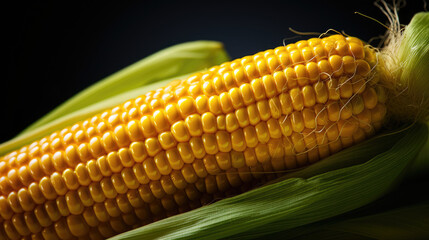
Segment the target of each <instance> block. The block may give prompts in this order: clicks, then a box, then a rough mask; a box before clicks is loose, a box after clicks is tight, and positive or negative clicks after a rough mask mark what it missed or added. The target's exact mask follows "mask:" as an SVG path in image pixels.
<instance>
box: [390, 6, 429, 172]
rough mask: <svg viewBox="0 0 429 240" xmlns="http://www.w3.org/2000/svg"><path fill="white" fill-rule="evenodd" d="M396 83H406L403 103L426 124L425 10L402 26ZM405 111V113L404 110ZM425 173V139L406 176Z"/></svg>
mask: <svg viewBox="0 0 429 240" xmlns="http://www.w3.org/2000/svg"><path fill="white" fill-rule="evenodd" d="M397 57H398V65H400V66H399V69H400V71H399V76H398V77H399V81H400V84H402V85H403V86H406V90H407V93H408V95H407V94H405V97H406V98H408V99H407V100H408V101H409V102H404V103H403V105H405V106H411V108H415V109H417V113H416V115H417V116H416V118H417V120H420V121H422V120H423V122H426V123H427V124H428V125H429V122H428V121H429V67H428V66H429V12H420V13H417V14H415V15H414V16H413V18H412V19H411V21H410V23H409V24H408V25H407V26H406V27H405V30H404V32H403V35H402V38H401V41H400V45H399V47H398V56H397ZM405 114H407V112H406V111H405ZM428 173H429V138H428V139H427V140H426V144H425V146H424V147H423V149H422V151H421V152H420V154H419V156H418V157H417V159H416V161H415V164H414V165H413V167H412V168H411V170H410V173H409V176H410V177H420V176H423V175H425V174H428Z"/></svg>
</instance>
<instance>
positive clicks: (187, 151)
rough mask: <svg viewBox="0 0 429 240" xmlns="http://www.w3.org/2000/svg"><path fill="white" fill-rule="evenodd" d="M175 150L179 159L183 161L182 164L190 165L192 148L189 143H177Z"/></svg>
mask: <svg viewBox="0 0 429 240" xmlns="http://www.w3.org/2000/svg"><path fill="white" fill-rule="evenodd" d="M177 150H178V151H179V154H180V157H181V158H182V159H183V162H185V163H190V162H192V161H194V158H195V156H194V154H193V153H192V148H191V146H190V144H189V143H187V142H186V143H179V144H177Z"/></svg>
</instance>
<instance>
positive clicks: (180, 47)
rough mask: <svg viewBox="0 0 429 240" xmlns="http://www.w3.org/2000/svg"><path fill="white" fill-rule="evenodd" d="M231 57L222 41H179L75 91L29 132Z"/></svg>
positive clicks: (30, 128)
mask: <svg viewBox="0 0 429 240" xmlns="http://www.w3.org/2000/svg"><path fill="white" fill-rule="evenodd" d="M227 60H229V57H228V55H227V53H226V52H225V50H224V48H223V44H222V43H220V42H216V41H194V42H187V43H182V44H177V45H174V46H172V47H169V48H166V49H164V50H161V51H159V52H157V53H155V54H153V55H150V56H148V57H146V58H144V59H142V60H140V61H138V62H136V63H134V64H132V65H130V66H128V67H126V68H124V69H122V70H120V71H118V72H116V73H114V74H112V75H110V76H108V77H106V78H105V79H102V80H100V81H98V82H97V83H95V84H93V85H92V86H90V87H88V88H86V89H85V90H83V91H81V92H80V93H78V94H76V95H75V96H73V97H72V98H70V99H69V100H67V101H66V102H64V103H63V104H61V105H60V106H58V107H57V108H55V109H54V110H52V111H51V112H50V113H48V114H46V115H45V116H44V117H42V118H41V119H39V120H38V121H36V122H35V123H33V124H32V125H30V126H29V127H27V128H26V129H25V130H24V131H23V132H22V133H27V132H29V131H31V130H34V129H36V128H38V127H41V126H43V125H44V124H46V123H49V122H51V121H53V120H55V119H57V118H59V117H62V116H64V115H66V114H69V113H72V112H74V111H77V110H79V109H81V108H83V107H86V106H87V105H88V104H94V103H97V102H99V101H102V100H104V99H106V98H109V97H112V96H115V95H117V94H120V93H124V92H126V91H128V90H132V89H135V88H138V87H141V86H144V85H146V84H149V83H152V82H156V81H160V80H163V79H167V78H173V77H175V76H180V75H184V74H188V73H191V72H196V71H198V70H202V69H204V68H208V67H211V66H213V65H217V64H221V63H223V62H225V61H227Z"/></svg>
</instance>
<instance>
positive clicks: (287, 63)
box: [278, 52, 292, 68]
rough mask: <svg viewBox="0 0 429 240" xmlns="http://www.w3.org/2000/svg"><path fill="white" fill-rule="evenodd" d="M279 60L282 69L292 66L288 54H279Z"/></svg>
mask: <svg viewBox="0 0 429 240" xmlns="http://www.w3.org/2000/svg"><path fill="white" fill-rule="evenodd" d="M278 55H279V60H280V63H281V65H282V67H283V68H286V67H289V66H290V65H292V60H291V58H290V55H289V53H288V52H282V53H279V54H278Z"/></svg>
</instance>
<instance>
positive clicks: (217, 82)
mask: <svg viewBox="0 0 429 240" xmlns="http://www.w3.org/2000/svg"><path fill="white" fill-rule="evenodd" d="M213 86H214V88H215V90H216V93H217V94H220V93H222V92H224V91H226V87H225V84H224V82H223V81H222V78H221V77H219V76H215V77H214V78H213Z"/></svg>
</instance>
